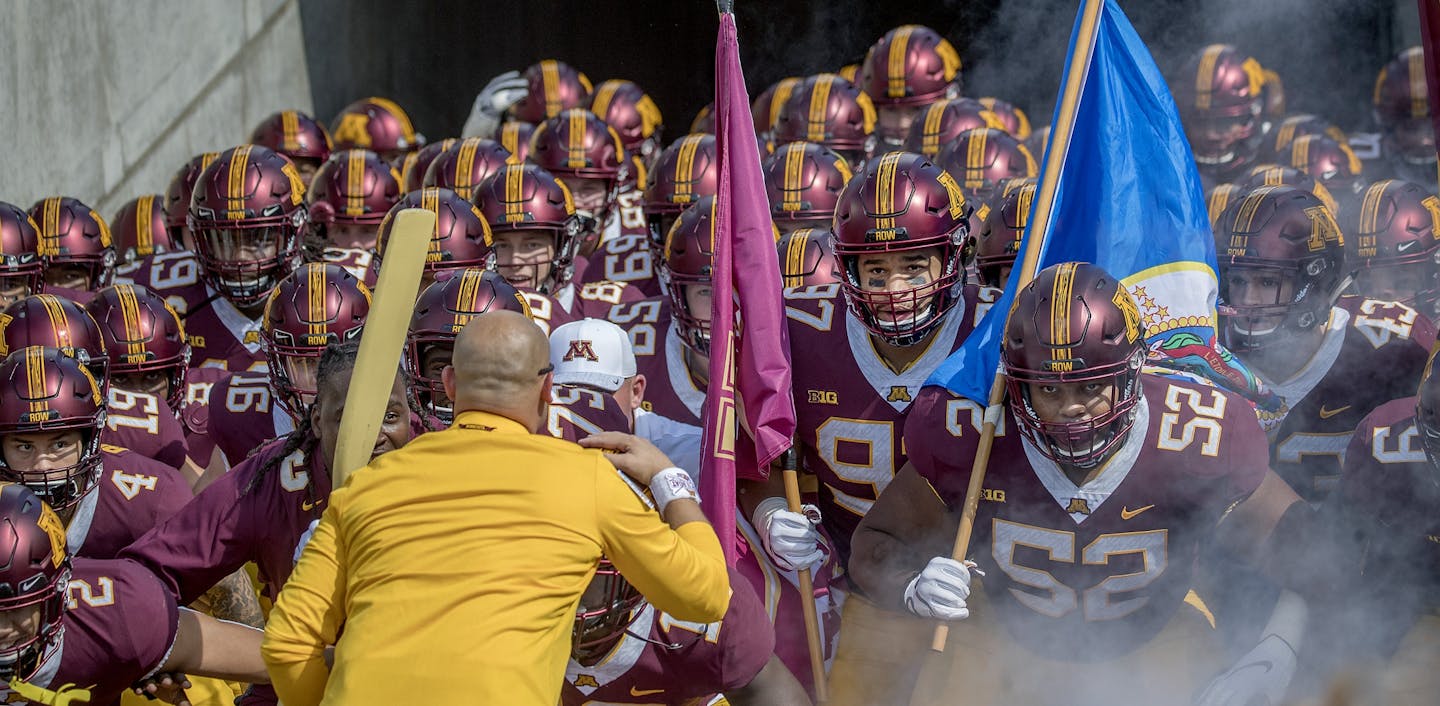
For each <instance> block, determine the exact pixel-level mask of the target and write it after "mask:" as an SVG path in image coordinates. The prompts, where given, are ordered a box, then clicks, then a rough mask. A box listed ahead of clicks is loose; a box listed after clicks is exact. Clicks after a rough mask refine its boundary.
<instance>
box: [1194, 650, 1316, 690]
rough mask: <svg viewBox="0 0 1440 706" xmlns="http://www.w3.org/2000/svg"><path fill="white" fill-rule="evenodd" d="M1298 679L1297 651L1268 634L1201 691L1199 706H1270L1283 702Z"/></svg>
mask: <svg viewBox="0 0 1440 706" xmlns="http://www.w3.org/2000/svg"><path fill="white" fill-rule="evenodd" d="M1294 676H1295V650H1294V649H1293V648H1291V647H1290V643H1288V642H1286V641H1285V640H1283V639H1281V638H1280V637H1278V636H1276V635H1267V636H1266V637H1265V639H1263V640H1261V641H1260V644H1258V645H1255V647H1254V649H1252V650H1250V651H1249V652H1247V653H1245V655H1244V656H1243V657H1241V658H1240V659H1239V660H1238V661H1236V662H1235V666H1233V667H1231V668H1230V669H1228V670H1226V671H1225V672H1223V673H1222V674H1221V675H1220V676H1218V677H1215V680H1214V681H1212V682H1210V685H1209V686H1207V687H1205V691H1203V692H1201V694H1200V698H1198V699H1196V700H1195V704H1196V706H1271V705H1273V704H1279V703H1281V700H1282V699H1283V698H1284V696H1285V690H1286V689H1287V688H1288V687H1289V686H1290V679H1291V678H1292V677H1294Z"/></svg>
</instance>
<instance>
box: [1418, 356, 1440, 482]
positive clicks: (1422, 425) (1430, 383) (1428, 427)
mask: <svg viewBox="0 0 1440 706" xmlns="http://www.w3.org/2000/svg"><path fill="white" fill-rule="evenodd" d="M1437 354H1440V344H1435V345H1432V346H1430V357H1429V359H1427V360H1426V361H1425V372H1424V373H1423V374H1421V376H1420V389H1419V390H1418V391H1417V392H1416V393H1415V398H1416V399H1415V426H1416V428H1417V429H1419V430H1420V445H1421V446H1422V447H1424V448H1425V458H1427V459H1429V461H1430V468H1431V469H1432V470H1434V471H1436V472H1440V375H1436V374H1435V357H1436V355H1437ZM1432 480H1435V482H1437V483H1440V478H1432Z"/></svg>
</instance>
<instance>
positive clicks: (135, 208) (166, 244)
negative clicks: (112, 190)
mask: <svg viewBox="0 0 1440 706" xmlns="http://www.w3.org/2000/svg"><path fill="white" fill-rule="evenodd" d="M111 222H112V223H114V224H115V229H114V230H113V231H112V232H111V235H112V236H114V241H115V247H116V249H117V250H119V260H120V262H122V263H126V264H129V263H133V262H136V261H138V260H140V259H142V258H145V257H149V256H151V255H154V254H156V253H164V252H170V251H172V250H178V249H180V247H179V243H177V242H175V241H174V240H172V239H171V238H170V231H169V229H167V228H166V227H165V197H164V196H162V195H160V194H146V195H144V196H137V197H135V198H133V199H130V200H129V201H126V202H125V205H124V206H121V207H120V212H119V213H117V214H115V218H114V220H112V221H111Z"/></svg>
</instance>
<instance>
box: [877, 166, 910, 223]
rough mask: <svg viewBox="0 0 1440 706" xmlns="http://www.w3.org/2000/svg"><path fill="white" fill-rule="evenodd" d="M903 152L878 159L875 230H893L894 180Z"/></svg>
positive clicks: (894, 209)
mask: <svg viewBox="0 0 1440 706" xmlns="http://www.w3.org/2000/svg"><path fill="white" fill-rule="evenodd" d="M903 156H905V153H904V152H890V153H887V154H886V155H885V156H884V157H881V158H880V168H879V169H877V170H876V174H875V213H876V214H877V215H879V216H880V217H878V218H876V219H875V230H876V231H877V232H878V231H887V230H894V229H895V216H894V215H893V214H894V213H895V211H896V208H895V178H896V176H897V174H898V172H899V170H900V158H901V157H903Z"/></svg>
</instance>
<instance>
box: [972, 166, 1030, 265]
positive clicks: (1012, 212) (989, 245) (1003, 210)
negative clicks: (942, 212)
mask: <svg viewBox="0 0 1440 706" xmlns="http://www.w3.org/2000/svg"><path fill="white" fill-rule="evenodd" d="M1038 188H1039V185H1038V184H1037V183H1036V181H1035V180H1034V179H1027V180H1026V181H1025V182H1024V183H1023V184H1021V185H1019V186H1017V187H1016V188H1013V189H1010V190H1009V192H1008V193H1006V194H1005V197H1004V198H1003V199H1001V201H1000V204H999V206H998V207H996V208H992V209H990V213H989V214H988V215H986V217H985V220H984V222H982V223H981V225H980V235H979V237H978V239H977V240H978V242H977V243H976V245H975V271H976V272H977V273H978V274H979V275H980V284H983V285H985V286H986V287H1001V288H1003V287H1004V286H1005V282H1006V280H1007V279H1009V276H1010V273H1009V272H1007V271H1006V270H1008V269H1010V268H1013V267H1014V266H1015V258H1016V257H1017V256H1018V255H1019V253H1020V239H1021V238H1023V237H1024V236H1025V226H1027V225H1029V223H1030V208H1031V206H1032V205H1034V203H1035V192H1036V190H1037V189H1038Z"/></svg>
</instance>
